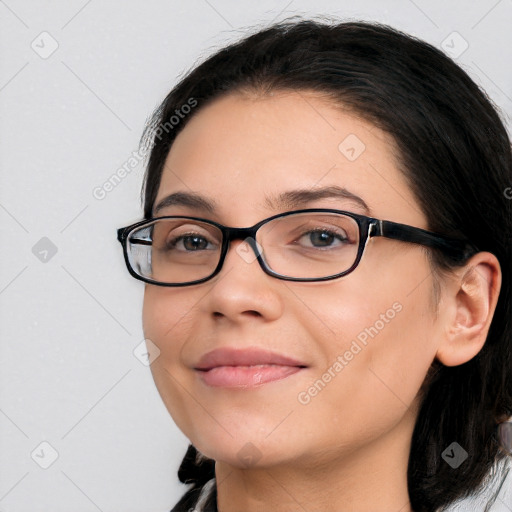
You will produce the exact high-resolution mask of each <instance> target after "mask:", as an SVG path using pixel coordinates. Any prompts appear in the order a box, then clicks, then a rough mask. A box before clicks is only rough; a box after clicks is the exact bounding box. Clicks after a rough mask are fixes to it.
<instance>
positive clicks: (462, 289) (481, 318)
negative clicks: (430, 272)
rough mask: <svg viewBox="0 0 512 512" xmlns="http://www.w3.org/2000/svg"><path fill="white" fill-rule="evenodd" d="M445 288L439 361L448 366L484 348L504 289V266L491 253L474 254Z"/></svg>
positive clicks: (468, 357) (462, 361) (455, 364)
mask: <svg viewBox="0 0 512 512" xmlns="http://www.w3.org/2000/svg"><path fill="white" fill-rule="evenodd" d="M444 284H445V286H443V288H444V289H443V294H445V297H444V298H443V301H442V302H443V313H442V314H441V315H440V317H439V320H440V321H442V322H443V323H444V324H445V325H443V326H442V332H443V335H442V339H441V340H440V345H439V347H438V351H437V354H436V358H437V359H438V360H439V361H440V362H441V363H443V364H444V365H445V366H458V365H460V364H464V363H466V362H467V361H469V360H470V359H472V358H473V357H475V356H476V355H477V354H478V352H480V350H481V349H482V347H483V346H484V343H485V340H486V339H487V334H488V332H489V327H490V325H491V321H492V318H493V315H494V311H495V309H496V304H497V302H498V296H499V293H500V288H501V267H500V264H499V261H498V259H497V258H496V256H494V254H492V253H490V252H479V253H477V254H475V255H474V256H473V257H471V258H470V260H469V261H468V262H467V263H466V264H465V265H464V267H460V268H458V269H457V270H456V271H455V272H454V273H453V275H452V276H450V277H448V278H447V281H446V283H444Z"/></svg>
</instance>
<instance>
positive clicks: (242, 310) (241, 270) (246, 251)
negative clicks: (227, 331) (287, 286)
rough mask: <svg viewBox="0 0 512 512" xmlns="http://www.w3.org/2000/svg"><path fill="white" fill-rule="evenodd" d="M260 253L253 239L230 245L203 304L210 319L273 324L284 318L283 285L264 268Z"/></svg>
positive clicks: (235, 241) (236, 241)
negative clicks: (257, 319)
mask: <svg viewBox="0 0 512 512" xmlns="http://www.w3.org/2000/svg"><path fill="white" fill-rule="evenodd" d="M259 250H260V248H259V246H258V244H257V243H256V241H255V240H254V239H253V238H246V239H244V240H232V241H231V242H230V246H229V248H228V252H227V254H226V258H225V260H224V264H223V267H222V269H221V271H220V272H219V274H217V275H216V276H215V277H214V278H213V279H212V280H211V290H210V291H209V293H208V294H207V296H206V297H205V300H204V301H203V304H204V307H205V309H206V310H207V311H208V313H209V314H210V315H212V316H214V317H216V318H225V319H230V320H231V321H233V322H241V321H243V319H246V318H254V317H259V318H261V319H263V320H266V321H271V320H275V319H277V318H279V316H281V315H282V312H283V300H282V296H281V294H280V293H279V290H278V288H279V286H282V283H280V282H279V280H277V279H274V278H272V277H271V276H269V275H267V274H266V273H265V272H264V271H263V269H262V268H261V267H260V265H259V264H258V261H257V259H256V257H257V254H258V253H259Z"/></svg>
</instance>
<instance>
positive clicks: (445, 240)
mask: <svg viewBox="0 0 512 512" xmlns="http://www.w3.org/2000/svg"><path fill="white" fill-rule="evenodd" d="M372 226H373V229H372ZM369 236H370V237H372V236H384V237H386V238H391V239H393V240H401V241H402V242H411V243H415V244H420V245H426V246H428V247H432V248H434V249H439V250H441V251H442V252H444V253H445V254H447V255H449V256H451V257H452V258H454V259H456V260H466V259H467V258H468V257H469V256H471V255H472V254H474V253H475V252H478V249H477V248H476V247H475V246H474V245H473V244H471V243H470V242H468V241H466V240H456V239H454V238H449V237H446V236H443V235H437V234H435V233H431V232H430V231H426V230H424V229H421V228H415V227H412V226H407V225H405V224H399V223H397V222H391V221H388V220H375V222H374V223H373V224H372V225H371V226H370V234H369Z"/></svg>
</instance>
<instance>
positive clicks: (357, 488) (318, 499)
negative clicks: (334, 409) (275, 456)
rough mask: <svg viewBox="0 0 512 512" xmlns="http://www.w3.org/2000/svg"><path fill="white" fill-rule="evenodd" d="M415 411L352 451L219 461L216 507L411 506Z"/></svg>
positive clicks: (279, 511) (278, 510)
mask: <svg viewBox="0 0 512 512" xmlns="http://www.w3.org/2000/svg"><path fill="white" fill-rule="evenodd" d="M412 416H413V414H412V413H407V414H405V415H404V417H403V418H402V421H401V422H400V423H398V424H397V425H396V426H395V427H394V428H393V429H392V430H390V431H388V432H386V433H385V434H384V435H382V436H381V437H379V438H377V439H375V440H373V441H372V442H371V443H369V444H366V445H364V446H362V447H360V448H358V449H356V450H353V451H351V452H350V453H347V452H345V453H341V454H340V453H337V454H336V456H333V455H332V454H325V453H324V454H322V455H318V454H315V455H314V456H308V457H306V456H303V457H301V458H300V460H297V459H295V460H293V461H286V462H283V463H281V464H275V465H272V466H265V467H253V468H248V469H247V468H239V467H235V466H232V465H230V464H227V463H225V462H222V461H217V462H216V465H215V476H216V481H217V506H218V510H219V512H235V511H236V512H239V511H240V510H244V512H267V511H268V510H272V511H273V512H284V511H289V510H307V511H308V512H331V511H332V512H375V511H377V510H378V511H379V512H397V511H400V512H413V510H412V508H411V505H410V503H409V494H408V490H407V463H408V459H409V451H410V441H411V436H412V430H413V428H414V420H415V418H414V417H412ZM339 451H340V452H341V451H342V450H339Z"/></svg>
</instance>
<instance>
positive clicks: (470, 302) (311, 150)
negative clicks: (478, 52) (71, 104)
mask: <svg viewBox="0 0 512 512" xmlns="http://www.w3.org/2000/svg"><path fill="white" fill-rule="evenodd" d="M349 134H355V135H356V136H357V137H358V138H359V139H360V140H361V141H363V143H364V144H365V146H366V148H365V150H364V152H363V153H362V154H361V155H360V156H359V157H358V158H357V159H356V160H354V161H349V160H348V159H347V158H346V157H345V155H344V154H342V152H340V150H339V149H338V145H339V144H340V142H341V141H343V140H344V139H345V137H347V135H349ZM395 154H396V153H395V148H394V145H393V141H392V140H391V139H390V137H389V136H388V135H387V134H385V133H384V132H382V131H381V130H379V129H378V128H377V127H375V126H373V125H371V124H369V123H367V122H366V121H363V120H361V119H360V118H358V117H356V116H355V115H352V114H350V113H348V112H344V111H343V110H342V109H340V108H335V107H334V106H333V105H332V104H331V103H329V102H328V101H327V100H326V99H325V98H321V97H318V96H316V95H315V94H313V93H309V92H306V91H301V92H286V93H285V92H274V93H273V94H272V95H265V96H261V95H255V94H251V95H249V94H243V95H242V94H241V93H236V94H235V93H231V94H229V95H227V96H225V97H223V98H221V99H217V100H215V101H214V102H212V103H211V104H210V105H208V106H207V107H205V108H203V109H201V110H200V111H199V112H197V113H196V114H195V115H194V117H193V118H192V119H190V121H189V122H188V124H187V125H186V126H185V128H184V129H183V131H181V132H180V134H179V135H178V137H177V138H176V140H175V142H174V144H173V146H172V149H171V151H170V153H169V155H168V158H167V161H166V164H165V168H164V172H163V176H162V182H161V185H160V188H159V192H158V196H157V200H156V203H158V201H160V200H161V199H162V198H163V197H165V196H167V195H168V194H170V193H173V192H178V191H184V192H190V191H193V192H195V193H199V194H202V195H203V196H205V197H207V198H209V199H210V200H212V201H215V203H216V205H217V208H216V210H215V211H214V212H207V211H203V210H200V209H198V208H191V207H185V206H170V207H167V208H166V209H165V210H163V211H161V212H159V213H158V215H159V216H163V215H195V216H201V217H206V218H209V219H212V220H215V221H217V222H220V223H222V224H224V225H228V226H233V227H246V226H252V225H253V224H255V223H256V222H258V221H260V220H261V219H264V218H267V217H270V216H271V215H273V214H275V213H279V212H282V211H287V210H290V209H297V208H287V207H286V205H280V207H279V208H278V209H275V210H274V209H270V208H269V207H268V205H267V204H266V198H267V197H269V196H275V195H276V194H278V193H281V192H284V191H287V190H290V189H296V188H299V187H300V188H304V189H308V190H309V189H315V188H318V187H324V186H329V185H337V186H343V187H345V188H347V189H348V190H350V191H351V192H353V193H354V194H357V195H359V196H360V197H362V198H363V199H364V200H365V202H366V203H367V204H368V206H369V207H370V208H371V215H372V216H375V217H377V218H380V219H386V220H392V221H395V222H401V223H404V224H409V225H412V226H417V227H421V228H424V229H427V228H428V227H427V223H426V217H425V215H424V214H423V213H422V211H421V209H420V207H419V206H418V202H417V201H416V199H415V197H414V196H413V194H412V192H411V190H410V189H409V188H408V186H407V185H406V182H405V180H404V178H403V176H402V174H401V173H400V171H399V170H398V166H397V162H396V159H395V156H394V155H395ZM302 207H303V208H315V207H319V208H322V207H324V208H337V209H343V210H350V211H353V212H356V213H364V212H363V211H362V210H361V208H360V207H359V206H358V205H357V204H355V203H354V202H352V201H350V200H346V199H339V198H324V199H318V200H315V201H312V202H310V203H308V204H306V205H302ZM241 243H243V242H242V241H241V240H240V241H236V242H233V244H232V246H231V250H230V251H229V253H228V255H227V257H226V261H225V263H224V267H223V269H222V271H221V273H220V274H219V275H217V276H216V277H214V278H213V279H212V280H210V281H208V282H205V283H202V284H199V285H195V286H189V287H183V288H165V287H158V286H153V285H147V286H146V288H145V295H144V307H143V327H144V333H145V337H146V338H148V339H150V340H151V341H152V342H153V343H154V344H155V345H156V346H157V347H158V349H159V350H160V354H159V357H157V358H156V359H155V361H154V362H153V363H152V365H151V370H152V373H153V377H154V380H155V383H156V385H157V388H158V390H159V393H160V395H161V397H162V399H163V401H164V403H165V405H166V407H167V409H168V411H169V413H170V414H171V416H172V418H173V419H174V421H175V422H176V424H177V425H178V427H179V428H180V429H181V430H182V431H183V432H184V434H185V435H186V436H187V437H188V438H189V439H190V441H191V442H192V443H193V444H194V445H195V446H196V447H197V449H198V450H200V451H201V452H202V453H203V454H205V455H206V456H208V457H210V458H213V459H215V460H216V477H217V483H218V484H217V485H218V487H217V489H218V507H219V510H220V511H221V512H234V511H240V510H244V511H247V512H253V511H258V512H263V511H268V510H273V511H276V512H280V511H285V510H307V511H308V512H313V511H318V512H320V511H323V512H326V511H337V512H339V511H343V512H369V511H375V510H379V511H381V512H387V511H389V512H391V511H393V512H398V511H400V512H408V511H411V510H412V508H411V506H410V504H409V498H408V492H407V477H406V471H407V460H408V456H409V451H410V441H411V435H412V431H413V428H414V423H415V420H416V415H417V409H418V407H417V406H418V404H417V399H416V397H417V393H418V390H419V388H420V386H421V384H422V382H423V380H424V378H425V375H426V373H427V370H428V368H429V366H430V365H431V363H432V362H433V360H434V359H435V358H437V359H439V360H440V361H441V362H442V363H444V364H445V365H448V366H450V365H459V364H462V363H464V362H466V361H468V360H469V359H471V358H472V357H474V356H475V355H476V354H477V353H478V352H479V350H480V349H481V348H482V346H483V344H484V342H485V339H486V336H487V332H488V329H489V325H490V321H491V319H492V314H493V312H494V309H495V306H496V302H497V297H498V293H499V288H500V284H501V273H500V268H499V263H498V261H497V259H496V258H495V257H494V256H493V255H492V254H490V253H486V252H481V253H478V254H477V255H475V256H474V257H472V258H471V260H470V261H469V262H468V263H467V264H466V265H465V266H464V267H462V268H459V269H458V270H457V271H456V272H454V273H453V274H450V275H449V276H444V277H443V278H442V279H441V282H440V303H439V305H438V306H439V308H438V312H437V314H436V311H435V307H433V306H434V305H433V303H432V297H433V293H432V290H433V275H432V272H431V269H430V267H429V264H428V260H427V256H426V252H425V250H424V249H423V248H421V247H420V246H418V245H414V244H407V243H403V242H399V241H394V240H389V239H384V238H380V237H379V238H374V239H372V240H370V241H369V244H368V246H367V248H366V252H365V254H364V256H363V259H362V261H361V263H360V264H359V266H358V268H357V269H356V270H355V271H354V272H352V273H351V274H349V275H347V276H345V277H342V278H340V279H337V280H333V281H327V282H323V283H294V282H288V281H282V280H278V279H275V278H273V277H271V276H268V275H266V274H265V273H264V272H263V271H262V270H261V268H260V267H259V265H258V263H257V262H252V263H247V262H246V261H245V260H244V259H243V258H241V257H240V256H239V254H238V253H237V251H236V250H235V249H236V247H237V246H238V245H239V244H241ZM394 303H398V304H399V305H400V306H401V310H400V312H398V313H396V315H395V316H394V318H393V319H392V320H390V321H389V322H387V323H386V324H385V327H384V328H382V329H381V330H380V331H379V332H378V334H377V335H375V336H374V337H373V338H369V340H368V343H367V345H366V346H364V347H363V348H362V350H361V351H360V352H358V353H357V355H355V356H354V357H353V358H352V360H350V361H349V362H348V364H347V365H346V366H344V368H343V370H342V371H340V372H338V373H337V374H336V376H335V377H334V378H332V379H331V381H330V382H329V383H328V384H327V385H326V386H325V387H324V388H323V389H322V390H321V392H319V393H318V394H317V395H316V396H314V397H312V398H311V400H310V401H309V403H307V404H302V403H300V402H299V401H298V398H297V397H298V395H299V393H301V392H304V391H305V390H308V388H309V387H310V385H311V384H312V383H313V382H314V381H315V380H317V379H318V378H320V377H321V376H322V374H324V372H325V371H326V369H327V368H329V367H332V365H333V363H334V362H335V361H336V360H337V357H338V356H340V355H343V354H344V353H345V352H346V351H347V350H348V349H349V348H350V346H351V343H352V342H353V340H355V339H356V337H357V335H358V334H359V333H361V331H364V329H365V328H368V327H370V326H373V325H374V324H375V323H376V321H377V320H379V318H381V316H380V315H381V314H385V313H386V311H387V310H389V309H390V308H392V305H393V304H394ZM218 347H260V348H267V349H271V350H273V351H276V352H278V353H280V354H284V355H288V356H290V357H293V358H295V359H298V360H300V361H302V362H304V364H306V365H307V368H306V369H305V370H303V371H301V372H299V373H298V374H295V375H293V376H291V377H289V378H286V379H283V380H280V381H276V382H272V383H268V384H265V385H262V386H260V387H256V388H250V389H223V388H212V387H209V386H206V385H205V384H204V383H203V382H202V381H201V380H200V379H199V377H198V375H197V373H196V372H195V371H194V369H193V368H194V365H195V364H197V362H198V360H199V358H200V356H201V355H203V354H205V353H206V352H208V351H210V350H212V349H214V348H218ZM248 443H250V444H248ZM246 453H250V454H252V455H253V457H252V462H247V459H246V461H244V460H243V459H242V458H241V455H240V454H246Z"/></svg>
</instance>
